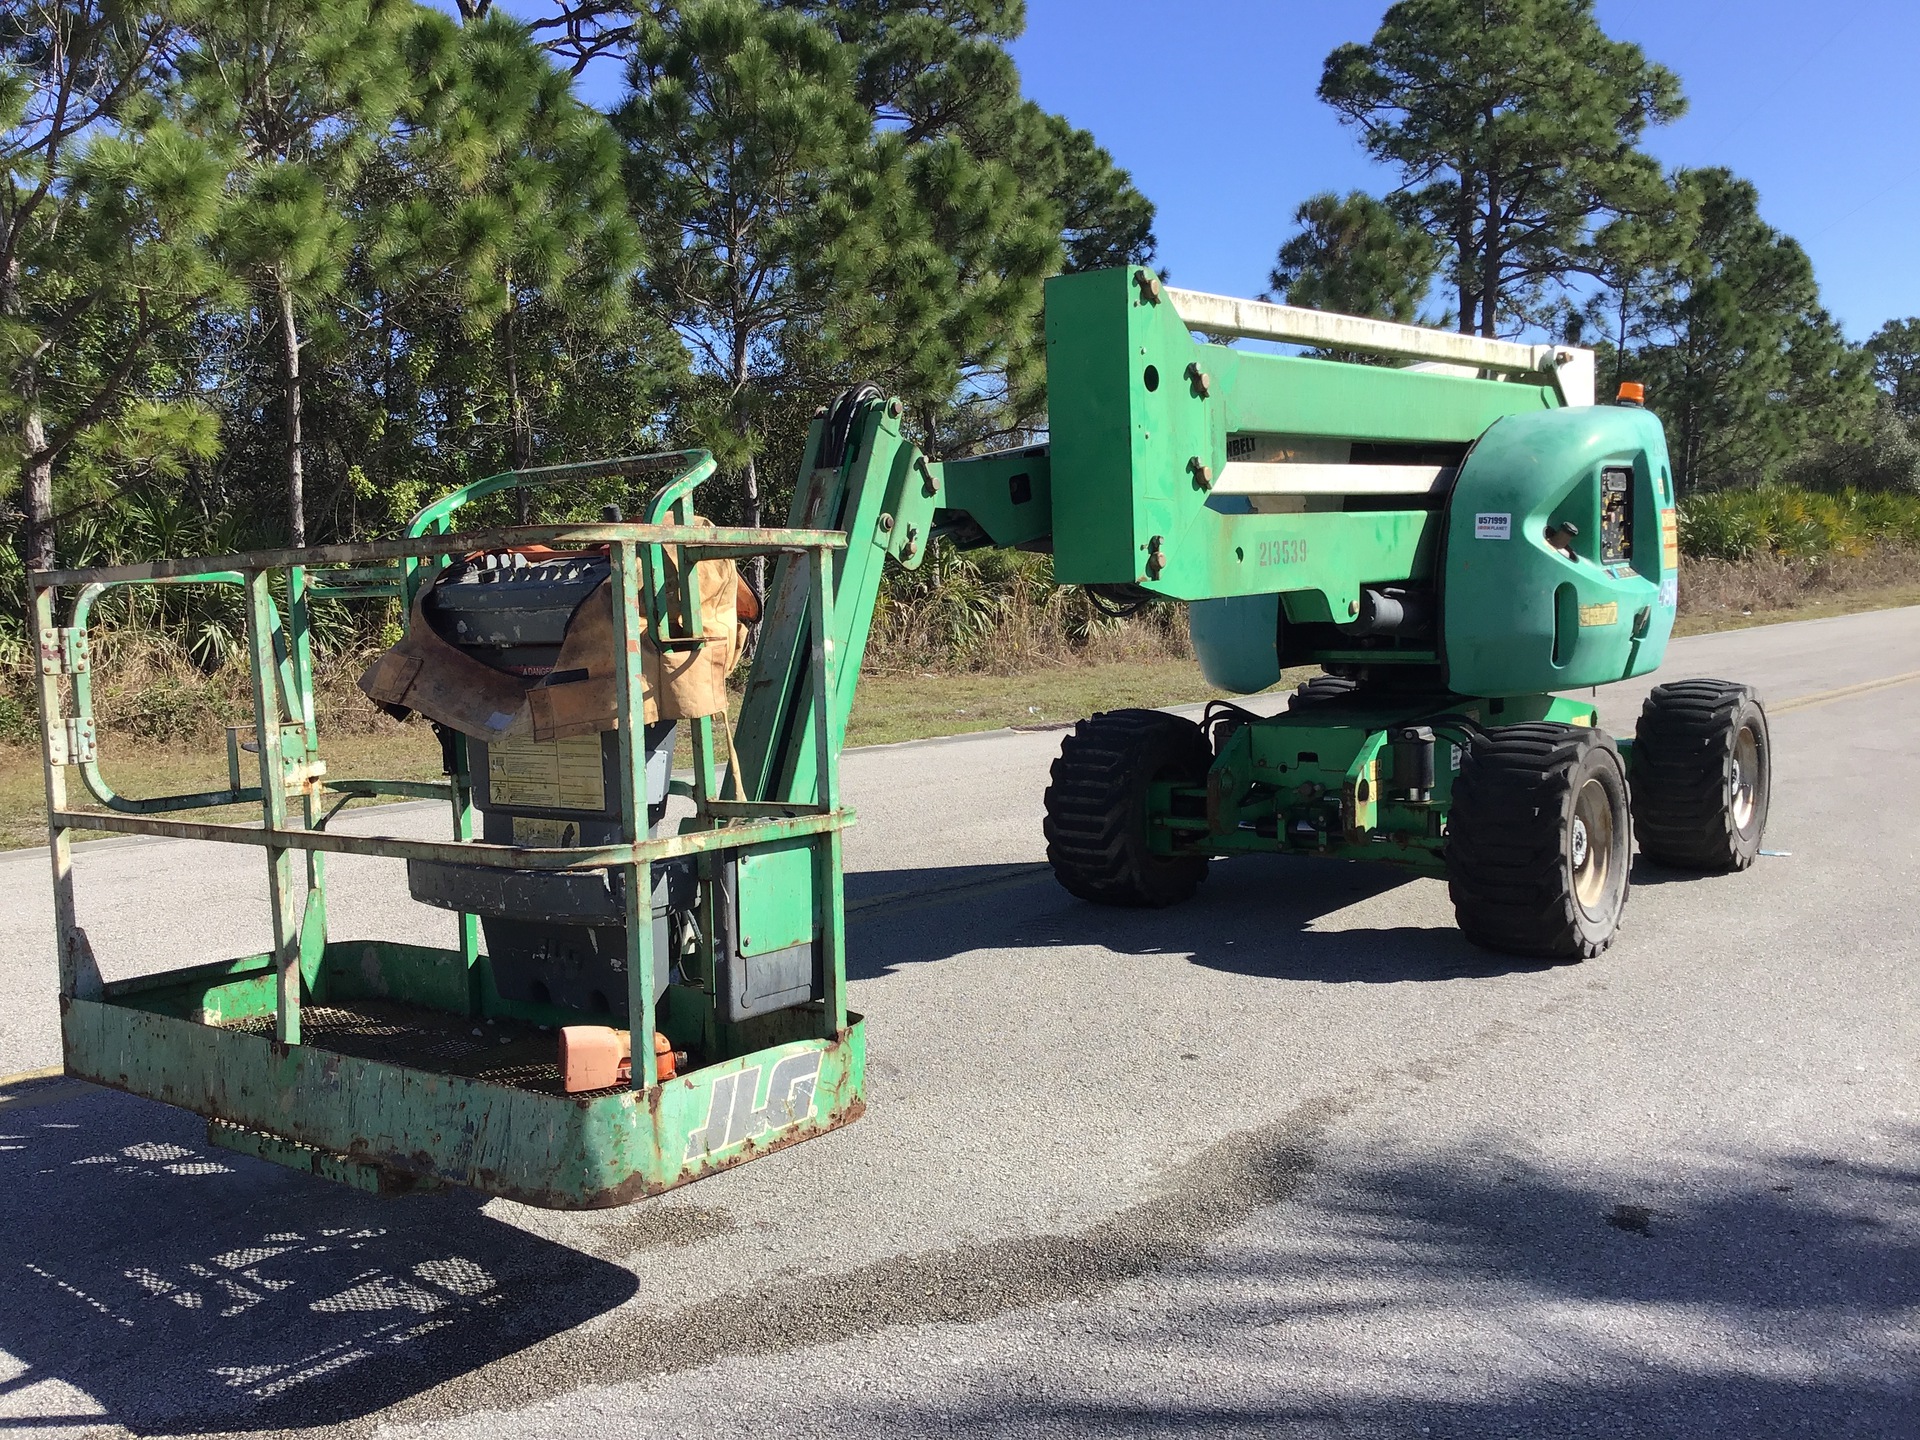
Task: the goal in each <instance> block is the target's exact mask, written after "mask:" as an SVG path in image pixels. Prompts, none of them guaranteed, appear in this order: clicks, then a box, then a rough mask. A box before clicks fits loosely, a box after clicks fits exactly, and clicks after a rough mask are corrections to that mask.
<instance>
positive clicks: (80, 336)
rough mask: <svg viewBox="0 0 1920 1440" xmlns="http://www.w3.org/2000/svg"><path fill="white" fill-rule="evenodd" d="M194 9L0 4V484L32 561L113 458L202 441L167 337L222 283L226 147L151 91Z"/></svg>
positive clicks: (91, 495) (160, 459)
mask: <svg viewBox="0 0 1920 1440" xmlns="http://www.w3.org/2000/svg"><path fill="white" fill-rule="evenodd" d="M201 13H202V12H201V11H200V9H199V8H198V6H197V5H194V4H190V3H184V0H183V3H181V4H179V5H178V6H177V7H175V8H173V9H169V10H161V11H153V10H150V9H148V8H146V7H142V6H139V5H134V4H125V3H121V0H51V3H45V4H39V5H35V6H32V7H12V8H9V9H7V10H6V11H4V12H0V426H4V431H5V439H4V441H0V495H4V496H6V497H7V498H8V499H10V500H12V499H15V497H16V496H17V501H16V504H17V511H16V513H19V514H21V516H22V518H23V519H24V520H25V528H24V532H23V534H22V536H21V550H22V554H23V556H24V557H25V558H26V559H27V560H29V561H30V562H31V563H33V564H35V565H38V566H45V565H48V564H50V563H52V561H53V559H54V549H53V546H54V534H55V530H56V522H57V512H58V511H59V510H60V509H61V508H72V507H75V506H81V505H90V504H95V503H99V502H100V501H101V500H102V499H103V498H105V492H106V483H105V482H106V477H107V475H108V474H110V473H112V472H113V471H114V470H115V469H116V468H119V467H126V468H127V469H130V470H133V471H135V472H139V471H146V472H148V473H159V474H165V473H168V472H169V471H173V470H175V469H176V467H178V466H180V465H183V464H186V463H189V462H191V461H192V460H194V459H196V458H199V457H200V456H201V455H203V454H204V450H205V444H204V432H203V431H201V430H200V429H198V428H197V427H196V425H195V423H194V420H193V417H192V416H191V415H187V416H183V417H180V419H179V421H178V423H174V422H172V421H169V420H168V419H166V418H164V417H163V416H162V414H161V411H162V410H164V409H165V408H167V407H169V406H172V405H175V404H181V403H186V404H188V405H189V406H190V401H185V400H184V397H182V396H180V395H179V394H178V392H177V391H173V392H172V393H170V392H169V386H168V384H167V381H168V379H169V372H170V371H172V370H173V362H177V360H178V358H180V357H178V355H177V347H176V344H175V341H176V337H177V336H178V335H179V333H180V332H181V331H182V330H183V329H184V328H185V327H187V326H188V325H190V324H191V323H192V320H193V318H194V317H195V316H196V315H198V314H199V313H200V312H201V310H202V309H203V307H205V306H206V305H208V304H210V303H212V302H213V301H215V300H216V299H217V298H219V297H220V296H221V295H222V294H223V293H225V291H226V289H227V277H226V275H225V273H224V271H223V269H222V268H221V266H220V265H219V263H218V257H217V255H216V254H215V253H214V248H213V246H212V244H211V237H212V234H213V232H214V231H215V229H216V228H217V226H218V224H219V222H220V218H221V205H222V198H223V197H222V189H221V178H222V175H223V173H224V168H225V167H224V164H223V161H222V159H221V156H220V154H219V153H218V150H217V148H215V147H211V146H209V145H207V144H206V143H205V142H204V141H203V140H202V139H201V138H200V137H197V136H195V135H194V134H192V133H190V132H189V131H188V130H187V129H185V128H184V127H183V126H182V125H181V124H180V123H179V120H178V117H177V116H176V115H173V114H171V113H169V111H168V109H167V107H166V106H165V105H164V104H163V103H161V100H160V98H159V97H160V95H161V92H162V91H163V89H164V86H165V84H166V81H167V77H168V75H169V73H170V68H169V67H170V64H171V57H172V56H173V54H174V52H175V47H176V46H177V45H178V44H179V43H180V39H181V33H182V32H181V26H182V25H183V24H184V23H187V22H190V21H193V20H195V19H197V18H199V16H200V15H201ZM170 352H173V353H170ZM174 373H177V372H174ZM73 459H79V460H81V461H83V463H80V464H77V465H75V464H68V463H67V462H69V461H70V460H73ZM63 465H64V466H65V470H64V472H63V471H62V468H61V467H62V466H63Z"/></svg>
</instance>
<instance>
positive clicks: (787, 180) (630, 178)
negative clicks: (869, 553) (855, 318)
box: [614, 0, 869, 576]
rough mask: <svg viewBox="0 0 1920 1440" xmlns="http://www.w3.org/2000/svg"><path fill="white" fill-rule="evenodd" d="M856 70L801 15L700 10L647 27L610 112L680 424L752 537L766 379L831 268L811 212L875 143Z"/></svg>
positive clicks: (748, 2)
mask: <svg viewBox="0 0 1920 1440" xmlns="http://www.w3.org/2000/svg"><path fill="white" fill-rule="evenodd" d="M850 60H851V57H850V56H849V55H848V54H847V52H846V50H845V47H843V46H842V45H841V44H840V43H839V42H838V41H837V40H835V39H834V37H833V36H832V35H830V34H828V33H827V32H826V31H825V30H824V29H822V28H821V27H819V26H817V25H815V24H813V23H812V22H811V21H809V20H807V19H806V18H804V17H803V16H800V15H796V14H792V13H789V12H785V11H780V10H770V9H767V8H765V7H763V6H761V5H758V4H755V3H752V0H700V3H695V4H692V5H688V6H687V7H685V9H684V10H682V11H681V12H680V13H679V14H678V15H676V16H673V17H672V18H670V19H668V20H667V21H665V22H655V21H648V22H646V23H645V24H644V26H642V27H641V28H640V33H639V38H638V39H637V41H636V43H635V48H634V53H633V57H632V59H631V61H630V63H629V66H628V81H629V85H630V90H631V93H630V94H629V96H628V98H627V99H626V101H625V103H624V104H622V106H621V107H620V109H619V110H618V111H617V112H616V113H615V116H614V122H615V125H616V127H617V128H618V130H619V132H620V134H621V137H622V139H623V140H624V141H625V142H626V147H627V162H626V183H627V194H628V197H629V203H630V204H631V206H632V208H633V212H634V214H635V217H636V219H637V220H638V222H639V225H640V229H641V233H642V235H643V237H644V239H645V243H646V245H647V248H648V251H649V254H650V257H651V263H650V266H649V269H648V272H647V277H646V288H647V290H648V292H649V294H650V295H651V296H652V297H653V298H654V300H655V301H656V302H657V303H658V304H659V305H660V306H661V308H662V311H663V313H664V314H666V315H667V316H668V317H669V318H670V319H671V321H672V323H673V324H674V326H675V328H676V329H677V330H678V331H679V333H680V335H681V337H682V339H683V340H684V341H685V342H686V344H687V346H688V348H689V350H690V351H691V352H692V353H693V356H694V360H695V371H696V375H697V377H698V378H697V383H696V385H695V386H694V387H692V389H691V393H690V394H689V395H688V397H687V403H686V405H685V406H684V411H685V413H684V415H683V418H682V425H683V427H684V428H685V429H686V430H687V431H689V432H690V433H691V434H693V435H694V436H697V437H698V438H699V440H700V441H701V443H704V444H706V445H708V446H709V447H710V448H712V449H713V450H714V452H715V455H716V457H717V458H719V459H720V461H721V463H722V464H723V465H725V466H726V467H727V468H728V469H729V470H731V471H733V472H734V473H736V474H738V475H739V476H740V478H741V493H740V516H741V519H742V520H743V521H744V523H746V524H748V525H756V526H757V525H760V524H762V523H763V522H764V519H765V516H764V511H763V498H764V497H763V495H762V492H761V484H760V477H759V471H758V457H759V454H760V452H761V450H762V449H763V447H764V444H765V440H766V432H765V430H764V427H763V426H762V424H761V423H760V411H761V407H762V403H763V401H764V398H765V396H764V381H765V380H766V378H767V377H768V376H769V375H770V374H771V373H773V372H774V371H775V370H776V369H777V367H778V364H779V358H780V345H781V339H782V335H783V332H784V331H785V330H786V329H787V328H788V327H790V326H805V325H807V324H809V323H810V322H813V321H815V320H816V318H817V317H818V315H819V314H820V311H821V302H820V298H819V296H818V295H817V294H815V293H813V292H812V291H811V290H810V285H809V281H810V277H812V276H814V275H817V274H819V273H822V272H823V271H825V270H830V269H832V268H833V262H832V259H831V257H821V256H818V255H814V254H810V253H809V252H808V249H807V247H808V246H809V245H810V244H812V243H815V242H817V240H818V237H819V233H820V232H819V231H818V229H817V228H816V227H814V226H813V223H812V222H813V218H814V212H815V210H816V209H817V208H818V207H819V206H820V205H821V203H822V200H823V197H824V196H826V195H828V194H830V193H832V192H833V191H834V190H835V188H836V186H837V185H838V184H839V182H840V181H841V180H842V179H843V178H844V177H845V176H846V174H847V173H848V172H849V169H850V167H852V166H853V165H854V164H855V162H856V161H858V160H859V159H860V158H861V157H862V155H863V153H864V150H865V147H866V146H867V144H868V136H869V126H868V121H867V117H866V114H865V112H864V111H863V110H862V109H861V107H860V105H859V104H858V102H857V101H856V99H855V97H854V93H853V87H852V67H851V64H850ZM757 573H758V572H757V570H756V576H757Z"/></svg>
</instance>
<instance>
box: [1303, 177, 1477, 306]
mask: <svg viewBox="0 0 1920 1440" xmlns="http://www.w3.org/2000/svg"><path fill="white" fill-rule="evenodd" d="M1293 220H1294V223H1295V224H1296V225H1298V226H1299V227H1300V229H1299V231H1298V232H1297V233H1296V234H1294V235H1293V236H1292V237H1291V238H1290V239H1288V240H1287V241H1286V242H1285V243H1284V244H1282V245H1281V247H1280V253H1279V256H1278V258H1277V259H1276V260H1275V262H1274V267H1273V273H1272V274H1271V275H1270V276H1269V277H1268V282H1267V283H1268V284H1269V285H1270V286H1271V287H1272V292H1273V293H1274V294H1275V295H1278V296H1280V297H1281V298H1283V299H1284V300H1285V301H1286V303H1287V304H1289V305H1304V306H1307V307H1308V308H1310V309H1315V310H1333V311H1337V312H1338V313H1340V314H1343V315H1368V316H1372V317H1374V318H1376V319H1380V320H1397V321H1399V322H1401V323H1402V324H1411V323H1413V322H1414V321H1415V320H1417V319H1418V318H1419V315H1420V307H1421V304H1422V303H1423V302H1424V301H1425V300H1426V298H1427V292H1428V290H1430V289H1431V288H1432V286H1433V281H1434V277H1435V276H1436V275H1437V274H1438V273H1439V270H1440V261H1441V256H1440V247H1439V246H1438V245H1437V244H1436V243H1435V242H1434V240H1433V238H1432V237H1431V236H1430V235H1428V234H1427V233H1426V231H1424V230H1422V229H1420V228H1419V227H1418V226H1417V225H1410V224H1408V223H1407V222H1405V221H1404V220H1402V219H1401V218H1400V216H1399V215H1397V214H1396V213H1394V211H1393V209H1392V208H1391V207H1390V206H1388V205H1387V204H1385V203H1384V202H1383V201H1380V200H1376V199H1374V198H1373V196H1371V195H1368V194H1366V193H1365V192H1363V191H1360V190H1354V191H1350V192H1349V193H1348V194H1347V195H1345V196H1344V197H1343V196H1339V195H1335V194H1332V193H1331V192H1328V193H1324V194H1320V195H1315V196H1312V197H1311V198H1309V199H1307V200H1305V201H1303V202H1301V205H1300V207H1299V208H1298V209H1297V210H1295V211H1294V212H1293Z"/></svg>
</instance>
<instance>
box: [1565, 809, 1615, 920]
mask: <svg viewBox="0 0 1920 1440" xmlns="http://www.w3.org/2000/svg"><path fill="white" fill-rule="evenodd" d="M1567 849H1568V855H1567V858H1568V860H1569V861H1570V862H1571V863H1572V867H1573V893H1574V896H1575V898H1576V899H1578V900H1579V902H1580V904H1581V906H1582V907H1584V908H1585V909H1587V910H1589V911H1591V910H1593V909H1594V907H1595V906H1597V905H1599V904H1600V903H1601V901H1602V900H1603V899H1604V898H1605V896H1606V894H1607V890H1608V887H1609V885H1610V883H1611V882H1612V879H1613V806H1612V804H1611V803H1610V801H1609V800H1608V797H1607V790H1606V787H1605V786H1604V785H1602V784H1601V783H1600V781H1599V780H1598V779H1590V780H1588V781H1587V783H1586V784H1584V785H1582V786H1581V787H1580V794H1579V797H1578V798H1577V799H1576V800H1575V801H1574V806H1573V833H1572V835H1571V837H1570V839H1569V844H1568V847H1567Z"/></svg>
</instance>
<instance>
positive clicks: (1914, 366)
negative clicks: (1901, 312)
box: [1867, 316, 1920, 420]
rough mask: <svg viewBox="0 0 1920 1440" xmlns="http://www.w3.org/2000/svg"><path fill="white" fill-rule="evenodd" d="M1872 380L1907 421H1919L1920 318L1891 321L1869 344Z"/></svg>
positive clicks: (1883, 326) (1875, 332)
mask: <svg viewBox="0 0 1920 1440" xmlns="http://www.w3.org/2000/svg"><path fill="white" fill-rule="evenodd" d="M1867 353H1868V354H1869V355H1871V356H1872V357H1873V380H1874V383H1875V384H1876V385H1878V386H1879V387H1880V388H1881V389H1882V390H1884V391H1886V393H1887V396H1888V398H1889V399H1891V400H1892V402H1893V408H1894V410H1895V411H1896V412H1897V413H1898V414H1899V415H1900V416H1901V417H1902V418H1904V419H1907V420H1920V316H1914V317H1910V318H1908V319H1906V320H1889V321H1888V322H1887V323H1886V324H1884V325H1882V326H1881V327H1880V328H1879V329H1878V330H1876V331H1874V332H1873V335H1872V336H1871V337H1870V338H1869V339H1868V341H1867Z"/></svg>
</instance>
